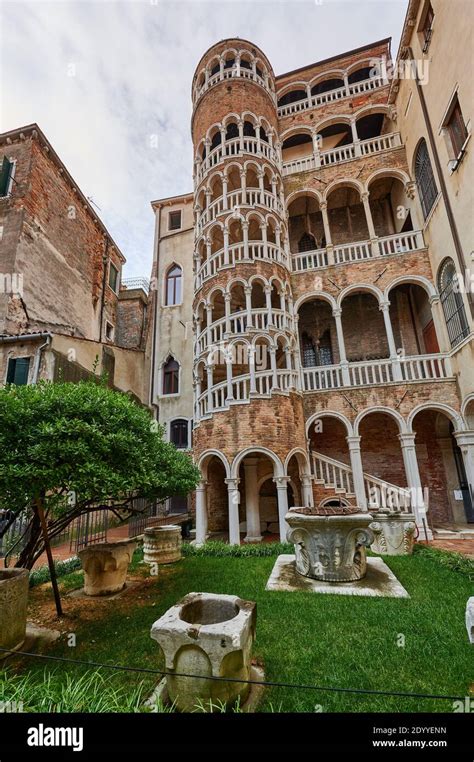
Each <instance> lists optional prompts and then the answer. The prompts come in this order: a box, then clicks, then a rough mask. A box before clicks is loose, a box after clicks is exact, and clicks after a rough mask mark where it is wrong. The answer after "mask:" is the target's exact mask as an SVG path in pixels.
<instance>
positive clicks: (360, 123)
mask: <svg viewBox="0 0 474 762" xmlns="http://www.w3.org/2000/svg"><path fill="white" fill-rule="evenodd" d="M387 123H388V119H386V116H385V114H382V113H377V112H376V113H373V114H366V115H365V116H361V117H359V119H357V121H356V130H357V136H358V138H359V140H369V139H370V138H377V137H379V135H384V134H385V133H387V132H390V131H391V130H389V129H387Z"/></svg>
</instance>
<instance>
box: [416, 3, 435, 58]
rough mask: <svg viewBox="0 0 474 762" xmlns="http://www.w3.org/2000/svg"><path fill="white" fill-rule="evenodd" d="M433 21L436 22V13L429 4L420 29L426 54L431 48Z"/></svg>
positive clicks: (422, 17)
mask: <svg viewBox="0 0 474 762" xmlns="http://www.w3.org/2000/svg"><path fill="white" fill-rule="evenodd" d="M433 21H434V11H433V8H432V7H431V3H427V4H426V7H425V10H424V12H423V14H422V16H421V23H420V26H419V27H418V32H419V33H420V34H421V47H422V49H423V53H426V51H427V50H428V48H429V46H430V42H431V37H432V34H433Z"/></svg>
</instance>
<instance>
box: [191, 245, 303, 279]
mask: <svg viewBox="0 0 474 762" xmlns="http://www.w3.org/2000/svg"><path fill="white" fill-rule="evenodd" d="M262 260H263V261H267V262H277V263H278V264H281V265H283V266H284V267H289V257H288V256H287V255H286V252H285V251H284V250H283V249H282V248H281V246H277V244H275V243H270V242H269V241H249V242H248V244H246V243H233V244H231V245H230V246H229V247H228V249H219V251H216V252H215V254H212V255H211V257H209V259H206V260H205V262H203V264H202V265H201V266H200V268H199V270H198V272H197V273H196V276H195V279H194V288H195V291H197V290H198V289H199V288H201V286H202V284H203V283H204V282H205V281H206V280H208V279H209V278H212V277H214V276H215V275H217V273H218V272H219V271H220V270H222V268H224V267H233V266H234V265H235V264H237V263H238V262H256V261H262Z"/></svg>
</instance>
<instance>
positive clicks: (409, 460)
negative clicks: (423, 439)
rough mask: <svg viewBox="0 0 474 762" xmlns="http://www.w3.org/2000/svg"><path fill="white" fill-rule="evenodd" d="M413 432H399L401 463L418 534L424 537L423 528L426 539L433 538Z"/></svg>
mask: <svg viewBox="0 0 474 762" xmlns="http://www.w3.org/2000/svg"><path fill="white" fill-rule="evenodd" d="M415 436H416V435H415V434H413V433H404V434H399V435H398V439H399V440H400V445H401V448H402V455H403V464H404V466H405V474H406V478H407V485H408V489H409V490H410V497H411V507H412V512H413V513H414V514H415V519H416V524H417V527H418V529H419V531H420V536H421V538H422V539H425V528H426V533H427V538H428V540H432V539H433V534H432V532H431V529H430V528H429V527H428V521H427V518H426V510H427V509H426V506H425V501H424V496H423V488H422V486H421V479H420V471H419V469H418V460H417V457H416V447H415Z"/></svg>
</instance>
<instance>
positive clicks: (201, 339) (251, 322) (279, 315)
mask: <svg viewBox="0 0 474 762" xmlns="http://www.w3.org/2000/svg"><path fill="white" fill-rule="evenodd" d="M269 328H271V329H273V330H277V331H293V330H294V320H293V318H292V316H291V315H290V313H289V312H286V311H284V310H281V309H276V308H272V311H271V314H270V312H269V311H268V309H267V308H266V307H262V308H260V307H259V308H253V309H251V310H249V311H247V310H239V311H238V312H233V313H231V314H230V315H229V316H228V317H225V316H224V317H222V318H219V320H215V321H214V322H213V323H211V325H209V326H208V327H207V328H204V330H203V331H201V333H200V334H199V335H198V337H197V339H196V350H195V356H199V355H201V354H202V353H203V352H206V351H207V350H208V349H209V348H210V347H211V346H217V345H219V344H220V343H221V342H222V341H224V339H226V338H228V337H230V336H236V335H239V334H246V333H249V332H252V331H268V330H269Z"/></svg>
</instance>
